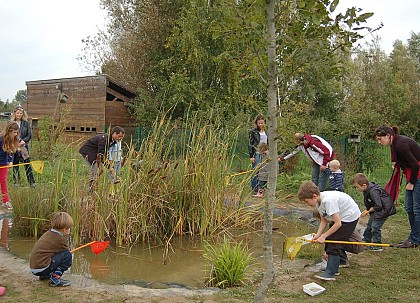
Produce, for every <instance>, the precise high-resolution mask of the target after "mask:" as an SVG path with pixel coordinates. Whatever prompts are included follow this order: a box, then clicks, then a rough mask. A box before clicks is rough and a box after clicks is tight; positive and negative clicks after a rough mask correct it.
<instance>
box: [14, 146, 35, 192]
mask: <svg viewBox="0 0 420 303" xmlns="http://www.w3.org/2000/svg"><path fill="white" fill-rule="evenodd" d="M29 162H31V160H30V159H29V158H27V159H25V160H23V158H22V155H21V153H20V152H16V153H15V154H14V157H13V165H16V164H19V163H29ZM24 167H25V171H26V177H27V178H28V183H29V185H32V184H35V178H34V173H33V171H32V166H31V165H30V164H27V165H24ZM13 182H14V183H15V184H19V183H20V171H19V166H13Z"/></svg>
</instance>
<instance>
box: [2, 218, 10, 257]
mask: <svg viewBox="0 0 420 303" xmlns="http://www.w3.org/2000/svg"><path fill="white" fill-rule="evenodd" d="M11 225H12V219H8V218H4V219H1V220H0V247H4V248H6V249H7V250H8V249H9V241H8V235H9V226H11Z"/></svg>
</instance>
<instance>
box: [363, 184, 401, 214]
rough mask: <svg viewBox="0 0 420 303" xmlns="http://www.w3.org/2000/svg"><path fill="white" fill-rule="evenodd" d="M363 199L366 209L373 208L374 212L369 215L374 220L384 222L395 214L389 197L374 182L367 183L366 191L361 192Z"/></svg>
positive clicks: (395, 211)
mask: <svg viewBox="0 0 420 303" xmlns="http://www.w3.org/2000/svg"><path fill="white" fill-rule="evenodd" d="M363 197H364V201H363V203H364V204H365V207H366V209H367V210H369V209H370V208H371V207H373V209H374V210H375V211H374V212H373V214H371V215H373V218H374V219H375V220H384V219H386V218H388V217H389V216H392V215H394V214H396V213H397V210H396V208H395V205H394V202H393V201H392V198H391V197H390V195H389V194H388V193H387V192H386V191H385V190H384V189H383V188H382V187H380V186H379V185H378V184H376V183H375V182H369V184H368V186H367V188H366V190H365V191H364V192H363Z"/></svg>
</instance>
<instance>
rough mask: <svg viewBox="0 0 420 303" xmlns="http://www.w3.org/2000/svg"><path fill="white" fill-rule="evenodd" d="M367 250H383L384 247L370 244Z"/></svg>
mask: <svg viewBox="0 0 420 303" xmlns="http://www.w3.org/2000/svg"><path fill="white" fill-rule="evenodd" d="M367 250H370V251H383V250H384V249H383V248H382V247H380V246H368V247H367Z"/></svg>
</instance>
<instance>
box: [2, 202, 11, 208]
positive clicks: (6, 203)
mask: <svg viewBox="0 0 420 303" xmlns="http://www.w3.org/2000/svg"><path fill="white" fill-rule="evenodd" d="M3 207H4V208H6V209H8V210H11V209H13V206H12V203H10V202H3Z"/></svg>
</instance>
